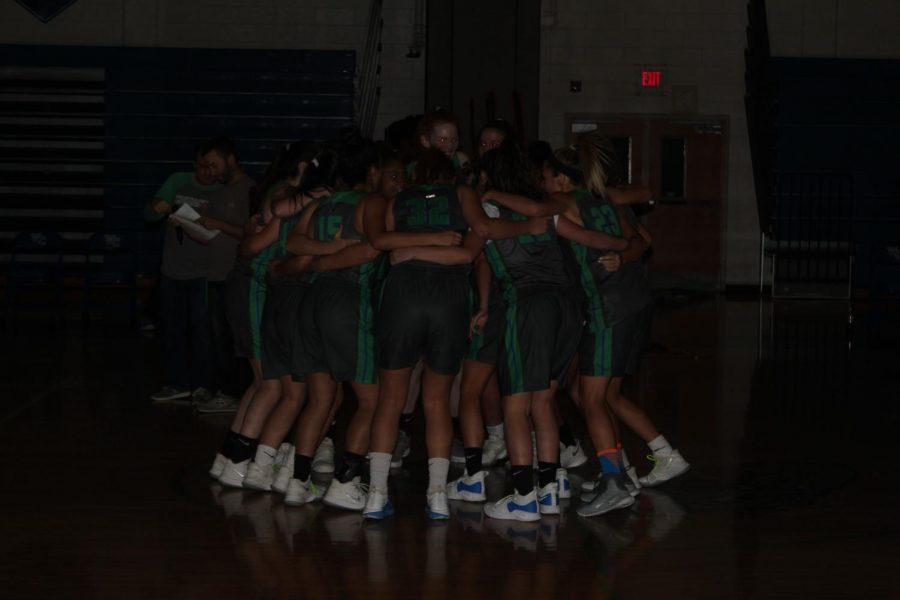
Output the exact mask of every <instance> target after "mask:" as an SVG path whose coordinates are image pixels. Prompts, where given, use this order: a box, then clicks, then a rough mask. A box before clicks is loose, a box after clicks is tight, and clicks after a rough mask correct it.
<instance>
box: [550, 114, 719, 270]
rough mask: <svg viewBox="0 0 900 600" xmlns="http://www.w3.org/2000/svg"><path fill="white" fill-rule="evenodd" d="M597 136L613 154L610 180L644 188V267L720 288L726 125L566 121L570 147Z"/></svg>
mask: <svg viewBox="0 0 900 600" xmlns="http://www.w3.org/2000/svg"><path fill="white" fill-rule="evenodd" d="M594 130H598V131H600V132H601V133H602V134H604V135H605V136H606V137H607V138H609V139H610V141H611V142H612V144H613V146H614V147H615V149H616V155H617V165H616V173H615V175H614V178H615V179H617V180H618V181H619V182H621V183H624V184H636V185H645V186H649V188H650V190H651V191H652V193H653V198H654V202H653V205H652V206H651V207H649V210H647V209H641V210H639V212H642V213H643V221H644V223H645V225H646V226H647V228H648V229H649V230H650V232H651V234H652V235H653V254H652V258H651V259H650V261H649V268H650V269H651V270H652V271H653V272H655V273H659V274H660V275H671V276H673V277H674V280H673V285H678V284H679V281H678V280H680V279H681V280H684V283H685V284H690V283H694V284H698V285H701V286H703V287H718V285H719V283H720V271H721V264H722V259H721V256H722V235H723V225H724V212H723V209H724V207H725V202H724V194H725V164H726V163H725V157H726V153H727V121H726V120H725V119H724V118H700V117H692V118H681V117H673V116H645V115H568V116H567V118H566V138H567V143H573V142H574V141H575V139H576V138H577V136H578V134H579V133H582V132H586V131H594Z"/></svg>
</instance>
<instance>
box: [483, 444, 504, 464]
mask: <svg viewBox="0 0 900 600" xmlns="http://www.w3.org/2000/svg"><path fill="white" fill-rule="evenodd" d="M505 458H506V439H505V438H504V437H503V436H497V437H490V436H488V438H487V439H486V440H484V445H483V446H482V447H481V465H482V466H483V467H485V468H487V467H492V466H494V465H495V464H497V463H498V462H500V461H501V460H503V459H505Z"/></svg>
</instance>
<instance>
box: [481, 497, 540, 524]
mask: <svg viewBox="0 0 900 600" xmlns="http://www.w3.org/2000/svg"><path fill="white" fill-rule="evenodd" d="M484 514H486V515H487V516H489V517H491V518H492V519H503V520H507V521H526V522H527V521H538V520H540V518H541V513H540V511H539V509H538V500H537V493H536V492H535V491H534V490H531V491H530V492H528V493H527V494H526V495H524V496H521V495H519V493H518V492H513V493H512V494H510V495H509V496H507V497H505V498H502V499H500V500H498V501H497V502H492V503H489V504H485V505H484Z"/></svg>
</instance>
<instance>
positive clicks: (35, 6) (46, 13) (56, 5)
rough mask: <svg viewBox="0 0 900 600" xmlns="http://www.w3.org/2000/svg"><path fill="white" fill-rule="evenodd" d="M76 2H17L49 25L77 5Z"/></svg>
mask: <svg viewBox="0 0 900 600" xmlns="http://www.w3.org/2000/svg"><path fill="white" fill-rule="evenodd" d="M75 1H76V0H16V2H18V3H19V4H20V5H21V6H22V7H24V8H25V10H27V11H28V12H30V13H31V14H33V15H34V16H35V17H37V18H38V19H40V20H41V21H43V22H44V23H47V22H48V21H50V20H51V19H53V18H54V17H56V15H58V14H59V13H61V12H62V11H64V10H66V9H67V8H69V7H70V6H71V5H73V4H75Z"/></svg>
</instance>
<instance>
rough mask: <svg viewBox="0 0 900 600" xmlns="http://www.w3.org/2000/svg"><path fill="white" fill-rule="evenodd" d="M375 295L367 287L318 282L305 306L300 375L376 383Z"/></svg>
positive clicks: (297, 368) (302, 306) (302, 305)
mask: <svg viewBox="0 0 900 600" xmlns="http://www.w3.org/2000/svg"><path fill="white" fill-rule="evenodd" d="M371 299H372V292H371V290H370V289H369V287H368V286H366V285H359V284H356V283H351V282H348V281H344V280H338V279H330V278H326V277H319V278H318V279H317V280H316V282H315V283H313V284H311V285H310V286H309V289H308V290H307V291H306V293H305V294H304V296H303V301H302V302H301V303H300V318H299V320H300V346H301V352H300V355H299V360H298V361H297V363H296V364H295V366H294V367H293V369H292V370H293V371H294V372H295V373H306V374H309V373H328V374H330V375H331V377H332V378H334V379H335V380H336V381H355V382H357V383H375V378H376V362H375V335H374V333H373V325H374V312H373V310H372V301H371Z"/></svg>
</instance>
